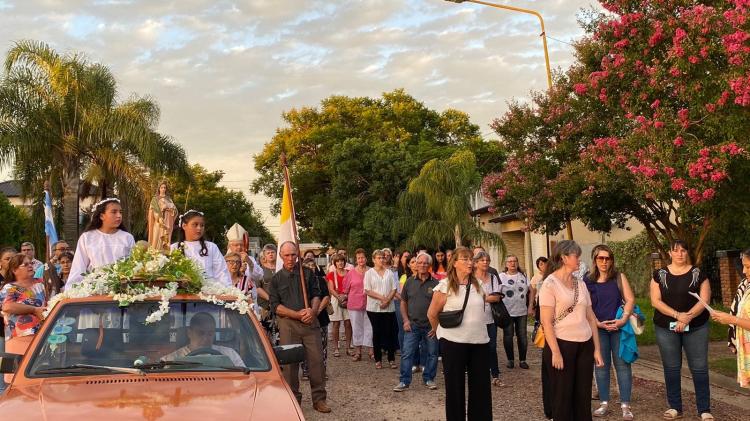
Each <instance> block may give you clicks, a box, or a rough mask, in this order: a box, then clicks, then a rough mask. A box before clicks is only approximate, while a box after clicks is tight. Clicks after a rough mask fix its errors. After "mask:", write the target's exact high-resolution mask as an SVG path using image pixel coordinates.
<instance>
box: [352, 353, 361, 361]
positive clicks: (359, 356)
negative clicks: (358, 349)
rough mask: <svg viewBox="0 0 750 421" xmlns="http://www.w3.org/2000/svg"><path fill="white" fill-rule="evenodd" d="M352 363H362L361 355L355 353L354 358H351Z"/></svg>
mask: <svg viewBox="0 0 750 421" xmlns="http://www.w3.org/2000/svg"><path fill="white" fill-rule="evenodd" d="M352 361H362V354H360V353H355V354H354V356H353V357H352Z"/></svg>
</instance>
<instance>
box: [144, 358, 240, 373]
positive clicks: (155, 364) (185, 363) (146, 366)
mask: <svg viewBox="0 0 750 421" xmlns="http://www.w3.org/2000/svg"><path fill="white" fill-rule="evenodd" d="M171 366H174V367H180V368H182V367H210V368H220V369H222V370H226V371H241V372H243V373H245V374H248V373H250V372H252V370H251V369H249V368H247V367H238V366H226V365H211V364H204V363H202V362H200V361H158V362H153V363H147V364H140V365H134V366H133V367H138V368H140V369H144V370H149V369H159V368H165V367H171Z"/></svg>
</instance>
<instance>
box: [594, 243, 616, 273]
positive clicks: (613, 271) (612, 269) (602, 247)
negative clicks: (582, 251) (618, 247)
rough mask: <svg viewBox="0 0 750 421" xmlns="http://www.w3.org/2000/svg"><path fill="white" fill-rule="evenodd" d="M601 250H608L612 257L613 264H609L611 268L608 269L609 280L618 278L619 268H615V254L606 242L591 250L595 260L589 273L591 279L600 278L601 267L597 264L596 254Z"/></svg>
mask: <svg viewBox="0 0 750 421" xmlns="http://www.w3.org/2000/svg"><path fill="white" fill-rule="evenodd" d="M600 251H606V252H607V253H609V257H611V258H612V264H611V265H610V266H609V270H608V271H607V278H606V279H607V282H609V281H611V280H613V279H617V276H618V274H617V269H616V268H615V254H614V253H612V249H611V248H609V247H608V246H606V245H605V244H599V245H598V246H596V247H594V249H593V250H591V261H592V262H594V263H593V264H592V265H591V269H590V270H589V273H588V278H589V281H591V282H596V281H598V280H599V276H600V273H599V267H597V266H596V256H597V255H598V254H599V252H600Z"/></svg>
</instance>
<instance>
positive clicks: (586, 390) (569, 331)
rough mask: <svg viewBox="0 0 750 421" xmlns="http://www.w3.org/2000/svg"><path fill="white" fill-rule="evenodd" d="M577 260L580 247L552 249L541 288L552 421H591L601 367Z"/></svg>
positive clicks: (565, 245)
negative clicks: (593, 388)
mask: <svg viewBox="0 0 750 421" xmlns="http://www.w3.org/2000/svg"><path fill="white" fill-rule="evenodd" d="M580 257H581V248H580V247H579V246H578V244H576V243H575V242H574V241H571V240H564V241H561V242H559V243H558V244H557V245H555V248H554V249H553V250H552V256H551V257H550V261H549V264H548V265H547V270H546V271H545V275H546V276H545V279H544V283H543V284H542V286H541V288H540V289H539V306H540V309H541V318H542V327H543V329H544V338H545V340H546V344H545V346H544V351H543V352H542V364H544V365H545V366H546V372H547V381H548V383H549V385H548V386H549V387H548V389H547V391H548V392H549V394H550V396H549V402H550V403H551V405H552V418H553V419H554V420H555V421H591V419H592V418H591V379H592V378H593V375H594V363H596V365H597V366H598V367H601V366H603V365H604V363H603V361H602V356H601V353H600V352H599V336H598V335H594V332H596V329H597V325H596V316H595V315H594V312H593V310H592V309H591V298H590V297H589V292H588V289H587V288H586V285H585V284H584V283H583V281H580V280H578V279H577V278H576V277H574V276H573V272H575V271H576V270H578V265H579V260H580ZM543 387H544V386H543Z"/></svg>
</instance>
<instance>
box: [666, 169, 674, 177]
mask: <svg viewBox="0 0 750 421" xmlns="http://www.w3.org/2000/svg"><path fill="white" fill-rule="evenodd" d="M664 173H665V174H667V175H668V176H670V177H672V176H674V173H675V171H674V168H672V167H664Z"/></svg>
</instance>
